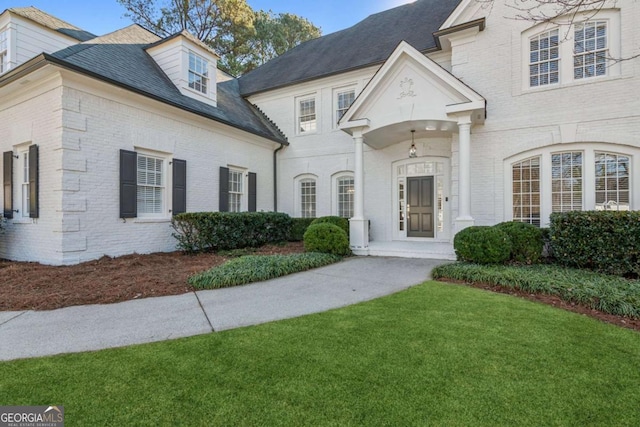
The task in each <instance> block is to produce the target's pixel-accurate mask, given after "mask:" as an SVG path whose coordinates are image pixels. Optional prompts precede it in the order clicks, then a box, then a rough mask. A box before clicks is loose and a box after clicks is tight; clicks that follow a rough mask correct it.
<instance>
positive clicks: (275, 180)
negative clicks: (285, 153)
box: [273, 144, 284, 212]
mask: <svg viewBox="0 0 640 427" xmlns="http://www.w3.org/2000/svg"><path fill="white" fill-rule="evenodd" d="M283 148H284V144H280V147H278V148H276V150H275V151H274V152H273V211H274V212H278V151H280V150H282V149H283Z"/></svg>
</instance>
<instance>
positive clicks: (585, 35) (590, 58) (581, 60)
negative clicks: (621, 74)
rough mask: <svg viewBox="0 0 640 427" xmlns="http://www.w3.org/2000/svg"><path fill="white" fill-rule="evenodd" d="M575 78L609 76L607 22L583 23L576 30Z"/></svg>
mask: <svg viewBox="0 0 640 427" xmlns="http://www.w3.org/2000/svg"><path fill="white" fill-rule="evenodd" d="M573 44H574V52H575V53H574V57H573V77H574V78H575V79H584V78H588V77H595V76H604V75H606V74H607V22H606V21H595V22H583V23H581V24H576V26H575V30H574V42H573Z"/></svg>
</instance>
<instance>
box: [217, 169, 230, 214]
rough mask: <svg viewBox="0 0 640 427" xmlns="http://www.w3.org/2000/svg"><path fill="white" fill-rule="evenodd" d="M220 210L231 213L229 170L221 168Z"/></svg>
mask: <svg viewBox="0 0 640 427" xmlns="http://www.w3.org/2000/svg"><path fill="white" fill-rule="evenodd" d="M218 210H219V211H220V212H229V168H225V167H222V166H221V167H220V202H219V207H218Z"/></svg>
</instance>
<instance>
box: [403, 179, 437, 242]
mask: <svg viewBox="0 0 640 427" xmlns="http://www.w3.org/2000/svg"><path fill="white" fill-rule="evenodd" d="M433 181H434V180H433V177H432V176H421V177H417V178H407V187H408V188H407V190H408V191H407V218H408V220H409V224H408V227H407V237H435V227H434V225H435V214H434V200H433V199H434V191H433Z"/></svg>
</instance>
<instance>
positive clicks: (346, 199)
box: [335, 174, 355, 218]
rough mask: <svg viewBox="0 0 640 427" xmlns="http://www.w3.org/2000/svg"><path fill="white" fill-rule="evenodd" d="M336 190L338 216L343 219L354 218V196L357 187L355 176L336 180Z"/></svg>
mask: <svg viewBox="0 0 640 427" xmlns="http://www.w3.org/2000/svg"><path fill="white" fill-rule="evenodd" d="M335 188H336V198H337V200H336V212H335V213H336V215H337V216H339V217H342V218H351V217H353V200H354V198H353V196H354V194H355V187H354V182H353V175H352V174H346V175H340V176H338V177H337V178H336V179H335Z"/></svg>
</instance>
